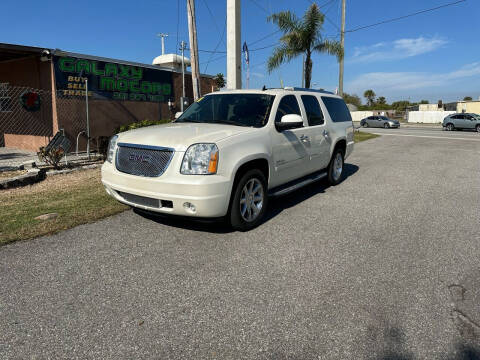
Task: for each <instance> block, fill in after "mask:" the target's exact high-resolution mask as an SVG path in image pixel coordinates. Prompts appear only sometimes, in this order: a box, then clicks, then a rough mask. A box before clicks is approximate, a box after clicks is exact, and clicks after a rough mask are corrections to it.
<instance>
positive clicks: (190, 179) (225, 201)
mask: <svg viewBox="0 0 480 360" xmlns="http://www.w3.org/2000/svg"><path fill="white" fill-rule="evenodd" d="M183 154H184V153H183V152H176V153H175V154H174V156H173V158H172V161H171V162H170V164H169V166H168V168H167V169H166V171H165V172H164V173H163V174H162V175H161V176H159V177H142V176H135V175H129V174H125V173H122V172H120V171H118V170H117V169H116V168H115V166H114V164H111V163H109V162H105V163H104V164H103V166H102V183H103V185H104V186H105V190H106V191H107V193H108V194H109V195H111V196H112V197H114V198H115V199H116V200H118V201H120V202H122V203H124V204H127V205H130V206H133V207H137V208H140V209H143V210H148V211H154V212H158V213H163V214H172V215H180V216H193V217H222V216H225V215H226V214H227V211H228V205H229V202H230V192H231V186H232V184H231V181H230V179H229V178H226V177H224V176H221V175H218V174H216V175H182V174H180V165H181V161H182V158H183ZM122 193H126V194H128V195H134V196H127V197H128V199H129V200H127V198H126V197H125V196H122ZM135 195H136V196H135ZM138 197H144V198H149V199H157V200H159V202H158V204H159V205H158V206H152V205H148V204H146V203H145V202H142V201H137V200H136V199H137V198H138ZM138 199H139V198H138ZM147 203H150V201H149V202H147ZM185 203H190V204H193V205H194V206H195V212H192V211H191V209H189V208H185V207H184V204H185ZM164 204H165V206H164Z"/></svg>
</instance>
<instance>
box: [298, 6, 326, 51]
mask: <svg viewBox="0 0 480 360" xmlns="http://www.w3.org/2000/svg"><path fill="white" fill-rule="evenodd" d="M324 21H325V15H323V14H322V13H321V12H320V10H319V8H318V6H317V4H315V3H313V4H312V5H311V6H310V7H309V8H308V10H307V12H306V13H305V15H304V16H303V25H304V32H305V34H307V35H308V38H309V39H308V40H309V41H310V42H313V41H315V39H317V38H318V37H319V34H320V32H321V30H322V28H323V22H324Z"/></svg>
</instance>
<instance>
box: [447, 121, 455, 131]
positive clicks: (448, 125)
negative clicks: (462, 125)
mask: <svg viewBox="0 0 480 360" xmlns="http://www.w3.org/2000/svg"><path fill="white" fill-rule="evenodd" d="M445 128H446V129H447V130H448V131H453V130H455V126H453V124H452V123H450V124H447V126H446V127H445Z"/></svg>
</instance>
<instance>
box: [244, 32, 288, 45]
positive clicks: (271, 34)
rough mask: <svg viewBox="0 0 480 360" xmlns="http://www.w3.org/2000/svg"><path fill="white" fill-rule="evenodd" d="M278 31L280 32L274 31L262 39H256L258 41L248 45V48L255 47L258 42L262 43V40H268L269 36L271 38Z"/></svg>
mask: <svg viewBox="0 0 480 360" xmlns="http://www.w3.org/2000/svg"><path fill="white" fill-rule="evenodd" d="M280 31H282V30H276V31H274V32H273V33H270V34H268V35H265V36H264V37H262V38H260V39H258V40H255V41H254V42H252V43H250V44H249V45H250V46H252V45H255V44H257V43H259V42H260V41H262V40H265V39H268V38H269V37H270V36H273V35H275V34H278V33H279V32H280Z"/></svg>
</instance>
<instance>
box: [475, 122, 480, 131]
mask: <svg viewBox="0 0 480 360" xmlns="http://www.w3.org/2000/svg"><path fill="white" fill-rule="evenodd" d="M475 130H477V132H478V133H480V124H479V125H477V126H476V127H475Z"/></svg>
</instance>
